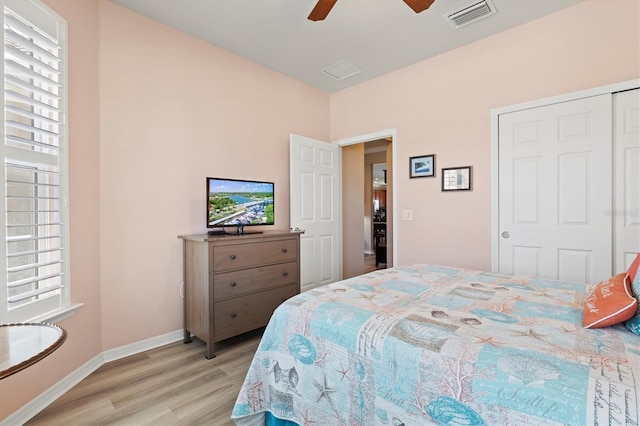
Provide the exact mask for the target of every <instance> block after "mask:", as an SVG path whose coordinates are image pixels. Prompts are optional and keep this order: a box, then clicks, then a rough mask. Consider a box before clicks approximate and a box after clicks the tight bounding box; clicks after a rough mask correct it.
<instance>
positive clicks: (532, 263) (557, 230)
mask: <svg viewBox="0 0 640 426" xmlns="http://www.w3.org/2000/svg"><path fill="white" fill-rule="evenodd" d="M611 126H612V123H611V95H600V96H593V97H589V98H584V99H578V100H574V101H568V102H561V103H556V104H551V105H546V106H542V107H537V108H530V109H525V110H522V111H516V112H511V113H506V114H501V115H500V116H499V146H498V151H499V152H498V156H499V177H498V179H499V194H498V197H499V205H500V207H499V232H500V244H499V258H500V260H499V268H500V269H499V270H500V272H503V273H508V274H526V275H535V276H539V277H542V278H550V279H562V280H571V281H580V282H587V283H595V282H598V281H600V280H603V279H606V278H609V277H610V276H611V270H612V268H611V265H612V259H611V251H612V225H611V222H612V219H611V215H610V214H607V213H606V210H607V209H608V208H610V206H611V185H612V181H611V179H612V178H611V149H612V143H611V138H612V136H611V134H612V132H611Z"/></svg>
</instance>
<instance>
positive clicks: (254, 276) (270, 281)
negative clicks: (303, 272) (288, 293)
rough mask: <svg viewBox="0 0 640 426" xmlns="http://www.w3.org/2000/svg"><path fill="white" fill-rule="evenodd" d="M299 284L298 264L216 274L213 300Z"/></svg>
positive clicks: (291, 263) (290, 263)
mask: <svg viewBox="0 0 640 426" xmlns="http://www.w3.org/2000/svg"><path fill="white" fill-rule="evenodd" d="M297 282H298V262H289V263H281V264H277V265H269V266H262V267H260V268H251V269H243V270H241V271H233V272H225V273H222V274H215V275H214V276H213V299H214V300H220V299H225V298H227V297H231V296H238V295H241V294H245V293H251V292H254V291H261V290H267V289H269V288H273V287H279V286H282V285H285V284H295V283H297Z"/></svg>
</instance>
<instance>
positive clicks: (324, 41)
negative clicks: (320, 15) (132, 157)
mask: <svg viewBox="0 0 640 426" xmlns="http://www.w3.org/2000/svg"><path fill="white" fill-rule="evenodd" d="M111 1H113V2H114V3H117V4H120V5H122V6H124V7H127V8H129V9H131V10H134V11H136V12H138V13H140V14H142V15H145V16H148V17H149V18H152V19H154V20H156V21H159V22H162V23H164V24H166V25H169V26H171V27H174V28H176V29H178V30H181V31H184V32H186V33H188V34H191V35H193V36H195V37H197V38H200V39H202V40H205V41H207V42H210V43H212V44H215V45H217V46H219V47H222V48H223V49H226V50H228V51H231V52H234V53H236V54H237V55H239V56H242V57H244V58H247V59H250V60H252V61H254V62H257V63H259V64H262V65H264V66H266V67H269V68H272V69H274V70H276V71H279V72H281V73H283V74H286V75H288V76H290V77H293V78H295V79H297V80H300V81H302V82H304V83H307V84H309V85H311V86H314V87H316V88H318V89H321V90H323V91H326V92H329V93H333V92H336V91H339V90H342V89H346V88H347V87H350V86H353V85H355V84H358V83H362V82H364V81H367V80H369V79H372V78H375V77H379V76H381V75H383V74H386V73H389V72H392V71H395V70H397V69H400V68H403V67H405V66H407V65H410V64H413V63H416V62H419V61H421V60H423V59H426V58H429V57H432V56H435V55H438V54H440V53H443V52H445V51H448V50H451V49H455V48H457V47H459V46H462V45H464V44H467V43H470V42H473V41H475V40H478V39H480V38H483V37H487V36H489V35H491V34H495V33H498V32H501V31H505V30H507V29H509V28H512V27H515V26H517V25H520V24H523V23H525V22H527V21H530V20H533V19H536V18H539V17H541V16H543V15H546V14H549V13H553V12H555V11H557V10H559V9H562V8H564V7H567V6H570V5H573V4H575V3H578V2H579V1H581V0H490V3H491V4H492V5H493V6H494V7H495V9H496V10H497V13H495V14H492V15H489V16H488V17H486V18H483V19H480V20H477V21H475V22H472V23H470V24H468V25H465V26H462V27H460V28H458V29H454V28H453V27H452V25H451V24H450V23H449V21H448V19H446V15H449V14H450V13H451V12H453V11H456V10H458V9H461V8H464V7H466V6H468V5H472V4H474V3H477V2H478V1H479V0H436V1H435V3H434V4H433V5H432V6H431V7H430V8H429V9H428V10H426V11H424V12H422V13H419V14H416V13H414V12H413V11H412V10H411V9H410V8H409V7H408V6H407V5H406V4H405V3H404V2H403V1H402V0H338V2H337V3H336V5H335V6H334V7H333V9H332V10H331V12H330V13H329V16H328V17H327V19H326V20H324V21H317V22H312V21H309V20H308V19H307V16H308V15H309V13H310V12H311V10H312V9H313V7H314V5H315V0H180V1H178V0H111ZM338 61H346V62H347V63H348V64H351V65H353V66H355V67H356V68H358V69H359V70H361V72H360V73H359V74H356V75H354V76H352V77H348V78H345V79H343V80H337V79H335V78H334V77H331V76H330V75H327V74H326V73H324V72H322V71H321V70H322V69H324V68H326V67H328V66H330V65H333V64H335V63H336V62H338Z"/></svg>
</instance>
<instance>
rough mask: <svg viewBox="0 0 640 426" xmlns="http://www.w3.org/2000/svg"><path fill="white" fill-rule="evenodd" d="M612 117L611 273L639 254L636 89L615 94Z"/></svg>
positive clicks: (639, 106) (639, 98)
mask: <svg viewBox="0 0 640 426" xmlns="http://www.w3.org/2000/svg"><path fill="white" fill-rule="evenodd" d="M613 116H614V158H613V165H614V167H613V181H614V186H613V188H614V205H613V209H612V210H611V211H610V212H609V214H610V215H611V216H612V217H613V227H614V271H615V272H623V271H625V270H626V269H627V268H628V267H629V265H630V264H631V262H632V261H633V259H634V258H635V256H636V254H637V253H638V252H640V89H635V90H629V91H626V92H620V93H616V94H615V95H614V98H613Z"/></svg>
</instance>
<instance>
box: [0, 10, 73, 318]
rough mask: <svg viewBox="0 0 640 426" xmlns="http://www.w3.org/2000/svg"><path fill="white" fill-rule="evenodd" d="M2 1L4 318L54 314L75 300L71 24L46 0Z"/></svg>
mask: <svg viewBox="0 0 640 426" xmlns="http://www.w3.org/2000/svg"><path fill="white" fill-rule="evenodd" d="M0 4H2V8H3V18H2V19H3V23H4V50H3V53H2V55H3V63H4V90H3V91H2V97H3V106H4V126H1V129H2V139H3V143H2V144H1V148H0V149H1V150H2V158H3V161H2V173H1V174H0V180H1V182H0V188H2V196H1V197H0V203H1V204H2V206H1V209H0V214H1V217H2V223H1V226H0V233H1V236H0V241H3V243H2V244H0V253H1V255H2V258H1V259H0V274H1V275H0V276H2V282H3V285H2V286H1V288H0V303H1V305H2V307H1V308H0V323H7V322H24V321H31V320H37V319H45V318H50V317H51V316H52V315H54V314H55V313H58V312H60V311H61V310H64V309H65V308H68V307H69V304H70V295H69V274H68V269H69V266H68V265H69V254H68V245H69V242H68V220H67V218H68V213H67V147H66V135H67V129H66V23H65V22H64V20H63V19H62V18H60V17H58V16H57V15H56V14H55V13H53V12H52V11H51V10H49V9H48V8H47V7H46V6H44V5H43V4H42V3H40V2H39V1H32V0H28V1H25V0H2V1H0Z"/></svg>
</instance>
